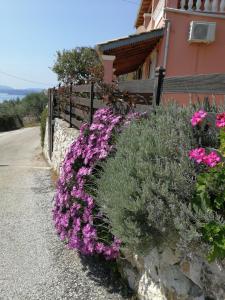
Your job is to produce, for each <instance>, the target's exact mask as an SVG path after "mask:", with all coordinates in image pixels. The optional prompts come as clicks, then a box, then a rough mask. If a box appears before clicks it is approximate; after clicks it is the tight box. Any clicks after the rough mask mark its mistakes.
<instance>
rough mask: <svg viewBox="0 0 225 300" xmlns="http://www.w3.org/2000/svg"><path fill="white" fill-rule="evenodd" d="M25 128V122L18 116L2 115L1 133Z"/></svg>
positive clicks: (0, 117) (0, 120) (0, 116)
mask: <svg viewBox="0 0 225 300" xmlns="http://www.w3.org/2000/svg"><path fill="white" fill-rule="evenodd" d="M21 127H23V122H22V120H21V119H20V117H19V116H17V115H11V116H8V115H0V132H2V131H8V130H15V129H19V128H21Z"/></svg>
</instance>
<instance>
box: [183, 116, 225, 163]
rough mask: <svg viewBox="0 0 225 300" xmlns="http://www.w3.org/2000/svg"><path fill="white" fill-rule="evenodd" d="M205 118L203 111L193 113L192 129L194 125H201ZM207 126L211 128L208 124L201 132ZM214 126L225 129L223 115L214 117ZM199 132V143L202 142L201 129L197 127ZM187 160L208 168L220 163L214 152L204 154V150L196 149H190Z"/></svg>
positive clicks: (204, 129)
mask: <svg viewBox="0 0 225 300" xmlns="http://www.w3.org/2000/svg"><path fill="white" fill-rule="evenodd" d="M206 117H207V113H206V112H205V111H204V110H199V111H197V112H195V113H194V114H193V116H192V118H191V124H192V126H193V127H195V126H196V125H199V124H201V122H202V120H204V119H205V118H206ZM209 125H210V126H211V124H210V123H208V124H207V127H204V128H203V132H204V131H206V133H207V130H208V129H209ZM215 126H216V127H218V128H223V127H225V113H220V114H217V115H216V122H215ZM199 132H200V139H199V141H200V142H201V141H202V133H203V132H201V127H199ZM189 158H190V159H192V160H194V161H195V162H196V163H197V164H201V163H202V164H204V165H206V166H208V167H210V168H213V167H215V166H216V165H218V164H219V163H220V162H221V157H220V156H219V155H218V153H217V152H216V151H212V152H210V153H209V154H207V153H206V150H205V148H202V147H200V148H196V149H192V150H190V152H189Z"/></svg>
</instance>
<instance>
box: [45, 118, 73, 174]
mask: <svg viewBox="0 0 225 300" xmlns="http://www.w3.org/2000/svg"><path fill="white" fill-rule="evenodd" d="M78 135H79V130H78V129H75V128H69V124H68V123H67V122H65V121H63V120H61V119H57V118H56V119H55V124H54V139H53V140H54V142H53V153H52V159H51V160H50V158H49V154H48V122H47V124H46V132H45V141H44V149H43V153H44V155H45V157H46V159H47V160H48V162H49V164H50V165H51V166H52V167H53V169H54V170H55V171H56V172H57V173H59V171H60V166H61V164H62V162H63V159H64V157H65V154H66V151H67V149H68V147H69V146H70V144H71V143H72V142H73V141H74V140H75V139H76V138H77V137H78Z"/></svg>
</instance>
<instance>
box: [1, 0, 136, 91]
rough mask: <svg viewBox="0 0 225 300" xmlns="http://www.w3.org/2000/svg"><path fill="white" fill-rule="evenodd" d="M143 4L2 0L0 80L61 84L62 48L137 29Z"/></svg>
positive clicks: (91, 43)
mask: <svg viewBox="0 0 225 300" xmlns="http://www.w3.org/2000/svg"><path fill="white" fill-rule="evenodd" d="M139 3H140V0H0V5H1V18H0V85H8V86H11V87H14V88H31V87H32V88H33V87H40V88H48V87H51V86H54V85H56V84H57V77H56V75H55V74H54V73H53V72H52V71H51V66H52V65H53V64H54V61H55V58H56V55H55V54H56V51H57V50H63V49H72V48H75V47H78V46H95V45H96V44H98V43H101V42H104V41H107V40H110V39H115V38H119V37H122V36H126V35H129V34H131V33H134V32H135V29H134V22H135V18H136V14H137V11H138V8H139ZM9 75H10V76H9ZM13 76H14V77H13ZM16 77H18V78H16ZM19 78H23V79H25V80H26V81H25V80H20V79H19Z"/></svg>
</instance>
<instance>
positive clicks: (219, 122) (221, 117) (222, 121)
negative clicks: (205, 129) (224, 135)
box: [216, 112, 225, 128]
mask: <svg viewBox="0 0 225 300" xmlns="http://www.w3.org/2000/svg"><path fill="white" fill-rule="evenodd" d="M216 127H218V128H222V127H225V112H224V113H221V114H218V115H217V116H216Z"/></svg>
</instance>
